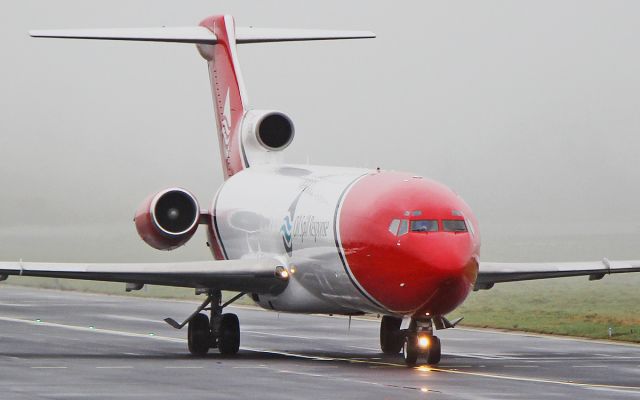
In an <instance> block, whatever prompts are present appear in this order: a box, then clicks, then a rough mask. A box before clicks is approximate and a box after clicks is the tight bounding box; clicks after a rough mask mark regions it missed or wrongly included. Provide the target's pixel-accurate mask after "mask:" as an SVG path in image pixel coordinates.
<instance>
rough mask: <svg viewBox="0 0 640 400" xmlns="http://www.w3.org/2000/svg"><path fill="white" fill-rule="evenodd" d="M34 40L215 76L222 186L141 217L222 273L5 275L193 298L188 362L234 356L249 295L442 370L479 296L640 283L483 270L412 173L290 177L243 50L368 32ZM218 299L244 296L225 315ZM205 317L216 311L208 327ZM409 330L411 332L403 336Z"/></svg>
mask: <svg viewBox="0 0 640 400" xmlns="http://www.w3.org/2000/svg"><path fill="white" fill-rule="evenodd" d="M30 34H31V36H34V37H55V38H79V39H109V40H138V41H157V42H181V43H194V44H196V46H197V48H198V51H199V52H200V55H201V56H202V57H204V59H205V60H206V61H207V63H208V66H209V75H210V78H211V90H212V92H213V102H214V109H215V114H216V120H217V128H218V139H219V142H220V154H221V159H222V170H223V173H224V177H225V182H224V183H223V185H222V186H221V187H220V188H219V189H218V192H217V194H216V195H215V198H214V199H213V201H212V203H211V207H210V208H209V209H206V210H201V209H200V205H199V203H198V201H197V200H196V198H195V197H194V196H193V195H192V194H191V193H190V192H188V191H187V190H184V189H181V188H169V189H166V190H163V191H161V192H159V193H157V194H154V195H152V196H150V197H149V198H148V199H147V200H145V201H144V202H143V204H142V205H141V206H140V208H139V209H138V211H137V213H136V215H135V225H136V229H137V230H138V233H139V234H140V236H141V237H142V239H143V240H144V241H145V242H146V243H148V244H149V245H150V246H152V247H154V248H156V249H160V250H172V249H175V248H177V247H179V246H182V245H183V244H185V243H186V242H187V241H188V240H189V239H190V238H191V237H192V236H193V234H194V233H195V231H196V229H197V227H198V225H205V226H206V229H207V234H208V238H209V241H208V245H209V246H210V248H211V252H212V254H213V257H214V259H215V260H211V261H202V262H184V263H160V264H158V263H153V264H134V263H129V264H60V263H27V262H3V263H0V279H6V278H7V276H8V275H23V276H40V277H55V278H72V279H88V280H97V281H112V282H126V283H127V290H136V289H140V288H141V287H142V286H143V285H145V284H154V285H166V286H180V287H191V288H195V289H196V291H197V292H199V293H202V294H206V295H207V298H206V300H205V301H204V302H203V303H202V305H201V306H200V307H198V308H197V309H196V310H195V311H194V313H193V314H191V315H190V316H189V317H187V318H186V319H185V321H184V322H183V323H177V322H176V321H174V320H173V319H170V318H167V319H166V321H167V322H168V323H169V324H170V325H172V326H173V327H175V328H178V329H181V328H182V327H184V326H187V325H188V344H189V351H190V352H191V353H192V354H194V355H204V354H206V353H207V352H208V351H209V349H210V348H217V349H218V350H219V351H220V353H222V354H235V353H237V352H238V349H239V345H240V328H239V322H238V318H237V316H236V315H235V314H230V313H223V309H224V308H225V307H226V306H227V305H229V304H230V303H232V302H233V301H235V300H236V299H238V298H239V297H240V296H242V295H244V294H248V295H249V296H250V297H251V298H252V299H253V301H255V303H256V304H258V305H259V306H261V307H263V308H265V309H268V310H277V311H283V312H294V313H326V314H329V313H331V314H345V315H358V314H364V313H376V314H381V315H383V318H382V322H381V326H380V346H381V348H382V351H383V352H384V353H387V354H398V353H400V352H402V354H403V355H404V359H405V361H406V363H407V364H408V365H414V364H415V363H416V362H417V360H418V357H423V358H424V359H425V361H426V363H428V364H436V363H438V362H439V361H440V354H441V351H440V341H439V339H438V338H437V337H436V336H435V335H434V334H433V332H434V330H435V329H446V328H452V327H454V326H455V325H456V324H457V323H458V322H459V320H456V321H449V320H447V319H446V318H445V315H447V314H448V313H450V312H451V311H453V310H454V309H455V308H456V307H458V306H459V305H460V304H461V303H462V302H463V301H464V300H465V298H466V297H467V296H468V295H469V293H470V292H471V291H472V290H479V289H490V288H491V287H492V286H493V285H494V284H495V283H499V282H510V281H522V280H530V279H543V278H556V277H567V276H580V275H585V276H589V279H592V280H595V279H601V278H602V277H603V276H604V275H605V274H610V273H623V272H638V271H640V261H609V260H607V259H604V260H601V261H595V262H582V263H516V264H513V263H511V264H507V263H485V262H480V259H479V257H480V232H479V230H478V223H477V220H476V218H475V216H474V215H473V213H472V211H471V209H470V208H469V206H468V205H467V204H466V203H465V202H464V201H463V200H462V199H461V198H460V197H459V196H458V195H457V194H456V193H455V192H453V191H452V190H451V189H449V188H448V187H447V186H445V185H443V184H441V183H438V182H435V181H432V180H429V179H427V178H423V177H421V176H417V175H414V174H410V173H400V172H388V171H380V170H368V169H359V168H338V167H325V166H309V165H290V164H285V163H283V162H282V161H281V158H282V157H281V156H282V154H283V151H284V150H285V149H286V148H287V146H288V145H289V144H290V143H291V141H292V140H293V138H294V127H293V123H292V121H291V120H290V119H289V117H287V115H285V114H283V113H282V112H279V111H272V110H252V109H250V108H249V104H248V101H247V94H246V91H245V87H244V83H243V81H242V77H241V75H240V67H239V64H238V58H237V54H236V44H244V43H261V42H281V41H301V40H330V39H361V38H373V37H375V35H374V34H373V33H371V32H353V31H322V30H281V29H258V28H241V27H238V28H236V27H235V24H234V20H233V18H232V17H231V16H228V15H217V16H212V17H209V18H206V19H205V20H203V21H202V22H201V23H200V25H199V26H197V27H183V28H143V29H105V30H50V31H32V32H30ZM221 290H229V291H236V292H239V295H237V296H236V297H234V298H233V299H231V300H230V301H227V302H226V303H224V304H222V300H221ZM203 311H209V316H207V314H205V313H204V312H203ZM403 319H404V320H405V321H407V322H408V325H407V324H406V323H405V325H406V326H404V327H403V325H402V322H403Z"/></svg>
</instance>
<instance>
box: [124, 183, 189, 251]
mask: <svg viewBox="0 0 640 400" xmlns="http://www.w3.org/2000/svg"><path fill="white" fill-rule="evenodd" d="M199 219H200V207H199V205H198V201H197V200H196V198H195V196H194V195H193V194H191V193H190V192H188V191H187V190H184V189H180V188H171V189H166V190H163V191H161V192H159V193H157V194H155V195H152V196H149V197H148V198H147V199H146V200H145V201H144V202H143V203H142V204H141V206H140V208H138V211H137V212H136V216H135V218H134V222H135V224H136V230H137V231H138V235H140V237H141V238H142V240H144V241H145V242H146V243H147V244H148V245H149V246H151V247H153V248H156V249H158V250H173V249H175V248H177V247H180V246H182V245H183V244H185V243H186V242H187V241H188V240H189V239H191V237H192V236H193V234H194V233H195V232H196V229H197V228H198V221H199Z"/></svg>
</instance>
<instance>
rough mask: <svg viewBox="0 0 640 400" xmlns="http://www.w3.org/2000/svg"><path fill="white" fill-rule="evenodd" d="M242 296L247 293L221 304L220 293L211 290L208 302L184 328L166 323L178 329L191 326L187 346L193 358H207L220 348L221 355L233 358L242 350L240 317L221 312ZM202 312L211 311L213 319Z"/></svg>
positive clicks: (169, 322) (188, 320)
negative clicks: (212, 351) (210, 352)
mask: <svg viewBox="0 0 640 400" xmlns="http://www.w3.org/2000/svg"><path fill="white" fill-rule="evenodd" d="M242 296H244V293H240V294H238V295H237V296H235V297H233V298H232V299H231V300H229V301H227V302H226V303H224V304H222V296H221V293H220V291H219V290H209V291H208V292H207V298H206V299H205V301H204V302H203V303H202V304H201V305H200V307H198V308H197V309H196V311H194V312H193V314H191V315H190V316H189V317H188V318H187V319H186V320H185V321H184V322H183V323H182V324H178V323H177V322H176V321H175V320H173V319H171V318H166V319H165V321H166V322H167V323H168V324H169V325H171V326H172V327H174V328H176V329H182V328H183V327H184V326H185V325H187V324H189V327H188V333H187V342H188V346H189V352H190V353H191V354H193V355H194V356H204V355H205V354H207V353H208V352H209V349H211V348H217V349H218V351H219V352H220V354H222V355H233V354H236V353H237V352H238V350H239V349H240V322H239V321H238V316H237V315H235V314H231V313H226V314H223V313H222V310H223V309H224V307H226V306H228V305H229V304H231V303H233V302H234V301H236V300H238V299H239V298H240V297H242ZM202 311H209V315H210V317H208V316H207V314H205V313H203V312H202Z"/></svg>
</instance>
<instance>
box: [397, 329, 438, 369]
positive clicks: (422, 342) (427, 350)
mask: <svg viewBox="0 0 640 400" xmlns="http://www.w3.org/2000/svg"><path fill="white" fill-rule="evenodd" d="M402 355H403V357H404V362H405V364H407V366H409V367H413V366H414V365H416V363H417V362H418V358H419V357H424V358H425V361H426V363H427V364H429V365H436V364H438V363H439V362H440V357H441V355H442V351H441V346H440V339H439V338H438V337H437V336H435V335H434V334H433V324H432V321H431V319H428V320H416V319H414V318H412V319H411V323H410V324H409V328H408V329H407V330H406V334H405V336H404V343H403V345H402Z"/></svg>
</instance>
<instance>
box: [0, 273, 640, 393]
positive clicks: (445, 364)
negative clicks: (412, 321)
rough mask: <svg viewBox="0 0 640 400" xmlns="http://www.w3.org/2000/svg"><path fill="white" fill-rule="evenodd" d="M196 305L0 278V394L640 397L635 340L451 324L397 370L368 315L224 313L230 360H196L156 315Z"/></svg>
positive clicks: (181, 313) (179, 315) (639, 352)
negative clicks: (436, 355) (232, 324)
mask: <svg viewBox="0 0 640 400" xmlns="http://www.w3.org/2000/svg"><path fill="white" fill-rule="evenodd" d="M195 307H196V304H195V303H191V302H180V301H166V300H151V299H138V298H132V297H120V296H106V295H93V294H82V293H73V292H57V291H48V290H36V289H30V288H20V287H11V286H6V285H1V286H0V398H2V399H34V398H45V399H72V398H82V399H86V398H92V399H93V398H108V399H116V398H126V399H129V398H132V399H151V398H153V399H172V400H175V399H176V398H180V399H191V398H197V397H200V398H220V399H228V398H238V399H246V398H260V399H300V398H309V399H316V398H318V399H322V398H327V399H335V398H340V399H351V398H367V399H412V398H417V399H425V398H436V399H439V398H442V399H449V398H451V399H453V398H455V399H511V398H518V399H540V398H545V399H553V398H557V399H567V398H606V399H612V398H620V399H631V398H636V399H640V346H634V345H619V344H608V343H604V342H596V341H588V340H574V339H565V338H553V337H543V336H536V335H525V334H515V333H501V332H494V331H486V330H470V329H460V328H456V329H449V330H446V331H440V332H439V333H438V336H440V338H441V339H442V345H443V357H442V362H441V364H440V365H439V366H438V368H433V369H429V368H424V367H422V368H420V367H419V368H406V367H404V365H403V364H402V360H401V359H400V356H398V357H396V358H394V357H386V356H383V355H382V354H381V353H380V351H379V350H378V338H377V337H378V324H379V321H369V320H360V319H358V320H356V319H354V320H353V321H352V323H351V329H350V330H348V321H347V319H346V318H339V317H328V316H305V315H290V314H277V313H272V312H266V311H261V310H257V309H253V308H233V312H235V313H237V314H238V316H239V317H240V324H241V330H242V342H241V350H240V353H239V355H238V356H237V357H234V358H224V357H221V356H220V355H218V354H217V353H215V352H213V353H212V354H211V355H209V356H208V357H206V358H200V359H198V358H192V357H190V356H189V355H188V353H187V349H186V340H185V338H186V328H185V329H184V330H183V331H177V330H175V329H173V328H171V327H170V326H168V325H167V324H165V323H164V322H163V321H162V319H163V318H165V317H173V318H175V319H177V320H182V319H183V318H184V317H186V316H187V315H188V314H189V313H191V312H192V311H193V309H194V308H195ZM229 310H231V308H229Z"/></svg>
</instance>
